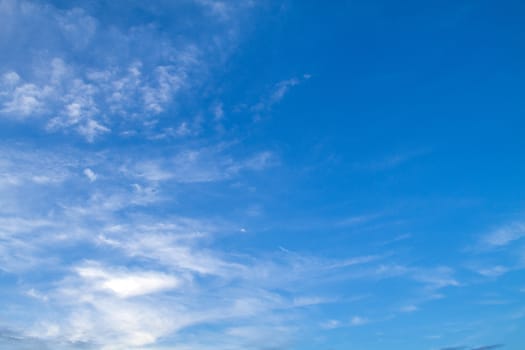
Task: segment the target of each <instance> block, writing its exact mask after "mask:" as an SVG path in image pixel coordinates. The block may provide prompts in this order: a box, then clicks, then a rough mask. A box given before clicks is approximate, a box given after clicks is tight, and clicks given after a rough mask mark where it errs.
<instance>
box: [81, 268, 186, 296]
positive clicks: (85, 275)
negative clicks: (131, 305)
mask: <svg viewBox="0 0 525 350" xmlns="http://www.w3.org/2000/svg"><path fill="white" fill-rule="evenodd" d="M75 270H76V273H77V274H78V275H79V276H80V277H81V278H82V279H83V280H84V281H85V282H86V286H87V287H88V288H93V289H94V290H98V291H108V292H112V293H114V294H115V295H116V296H118V297H119V298H129V297H135V296H140V295H146V294H152V293H158V292H162V291H167V290H171V289H174V288H177V287H178V286H179V284H180V280H179V279H177V278H175V277H174V276H170V275H167V274H163V273H158V272H151V271H129V270H127V269H115V268H112V269H108V268H107V267H104V266H101V265H99V264H96V263H86V264H84V265H82V266H79V267H77V268H76V269H75Z"/></svg>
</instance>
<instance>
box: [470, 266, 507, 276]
mask: <svg viewBox="0 0 525 350" xmlns="http://www.w3.org/2000/svg"><path fill="white" fill-rule="evenodd" d="M508 271H509V268H507V267H505V266H501V265H495V266H490V267H485V268H479V269H476V272H477V273H479V274H480V275H482V276H485V277H499V276H502V275H504V274H505V273H507V272H508Z"/></svg>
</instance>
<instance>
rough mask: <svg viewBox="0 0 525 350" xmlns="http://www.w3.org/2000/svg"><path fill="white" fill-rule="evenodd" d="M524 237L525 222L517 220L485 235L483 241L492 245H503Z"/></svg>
mask: <svg viewBox="0 0 525 350" xmlns="http://www.w3.org/2000/svg"><path fill="white" fill-rule="evenodd" d="M523 237H525V224H523V223H521V222H515V223H512V224H508V225H505V226H502V227H500V228H498V229H496V230H494V231H493V232H490V233H489V234H487V235H485V236H484V237H483V240H482V242H483V243H484V244H486V245H488V246H491V247H503V246H506V245H508V244H509V243H511V242H513V241H516V240H519V239H521V238H523Z"/></svg>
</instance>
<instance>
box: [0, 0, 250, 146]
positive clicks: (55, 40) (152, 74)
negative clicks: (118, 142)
mask: <svg viewBox="0 0 525 350" xmlns="http://www.w3.org/2000/svg"><path fill="white" fill-rule="evenodd" d="M2 5H3V6H0V11H1V12H0V16H1V17H2V18H9V19H10V20H9V21H5V22H4V24H3V27H5V28H4V30H3V31H2V32H3V33H9V35H11V36H12V37H16V38H17V39H18V38H19V39H20V40H21V41H22V42H25V43H27V47H31V53H30V56H31V57H35V58H36V61H30V62H29V61H27V60H25V59H19V60H15V61H13V62H10V63H8V64H7V65H6V68H7V69H8V70H7V71H4V72H0V73H3V75H2V79H1V80H0V113H1V115H3V116H4V117H8V118H12V119H17V120H20V121H23V120H24V119H26V118H28V117H34V118H40V119H42V120H43V124H44V125H46V126H47V129H48V130H50V131H58V130H59V131H66V132H69V131H74V132H76V133H78V134H80V135H81V136H83V137H85V138H86V139H87V140H88V141H90V142H92V141H94V140H95V138H96V137H97V136H100V135H102V134H105V133H110V132H111V131H112V130H117V129H120V128H121V127H123V128H124V127H125V128H129V127H130V126H132V127H133V128H137V129H140V128H141V126H140V125H141V124H142V122H144V121H147V120H152V119H155V118H156V116H157V115H159V114H161V113H164V112H165V111H166V110H167V109H173V107H176V105H177V102H178V101H177V96H178V95H179V93H181V92H182V91H185V92H189V90H190V89H191V88H195V87H197V86H198V85H199V84H200V83H201V81H202V79H203V77H205V76H206V75H207V74H208V72H207V69H206V67H207V66H208V65H210V64H216V63H217V60H221V59H220V58H219V56H220V55H224V56H227V53H228V52H229V47H230V46H232V43H233V42H235V40H236V37H237V35H236V33H237V30H238V29H237V28H238V25H239V20H240V18H242V15H243V13H244V11H246V10H248V8H249V7H246V6H233V5H231V6H230V5H227V4H225V3H222V2H214V1H206V2H203V3H202V5H204V7H203V9H210V10H211V11H213V12H214V13H216V14H221V15H220V16H219V17H221V18H218V17H217V19H216V20H217V21H218V22H220V25H218V26H214V27H213V28H212V29H210V30H213V31H214V32H213V34H214V35H213V39H207V38H208V36H206V35H195V34H194V33H193V32H192V31H190V32H188V35H187V38H184V40H182V39H178V37H173V36H170V35H167V34H166V33H164V32H162V31H160V30H159V29H158V28H155V27H154V26H151V25H149V24H144V25H137V26H132V27H129V28H118V27H116V26H108V25H106V24H105V23H104V22H102V21H99V20H98V19H96V18H94V17H93V16H91V15H90V14H89V13H87V12H86V11H85V10H82V9H79V8H73V9H70V10H61V9H58V8H55V7H53V6H51V5H46V6H44V5H40V4H38V3H31V2H28V1H20V2H14V1H7V0H3V1H2ZM146 7H147V6H146ZM175 7H176V6H175ZM201 12H202V11H201ZM233 14H235V15H236V16H233ZM195 16H202V14H199V12H196V13H195ZM225 16H226V17H225ZM226 19H227V20H226ZM213 21H214V20H212V22H211V23H214V22H213ZM218 22H217V23H218ZM27 23H32V25H31V26H27ZM181 23H182V22H181ZM181 25H182V24H181ZM203 30H204V29H203ZM221 36H223V37H221ZM9 42H13V41H12V40H5V41H4V43H9ZM5 45H7V44H4V46H5ZM0 49H2V50H3V51H4V50H5V51H6V52H7V51H10V49H11V48H10V47H8V46H6V47H3V46H0ZM25 51H27V50H25ZM25 51H24V52H23V54H26V55H27V56H29V53H27V52H25ZM219 53H220V55H219ZM214 54H215V55H214ZM209 57H214V58H213V61H211V59H210V58H209ZM218 111H219V110H217V112H218Z"/></svg>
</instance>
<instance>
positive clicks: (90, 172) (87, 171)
mask: <svg viewBox="0 0 525 350" xmlns="http://www.w3.org/2000/svg"><path fill="white" fill-rule="evenodd" d="M84 175H86V177H87V178H88V179H89V181H91V182H95V181H96V180H97V174H95V172H94V171H93V170H91V169H89V168H86V169H84Z"/></svg>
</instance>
